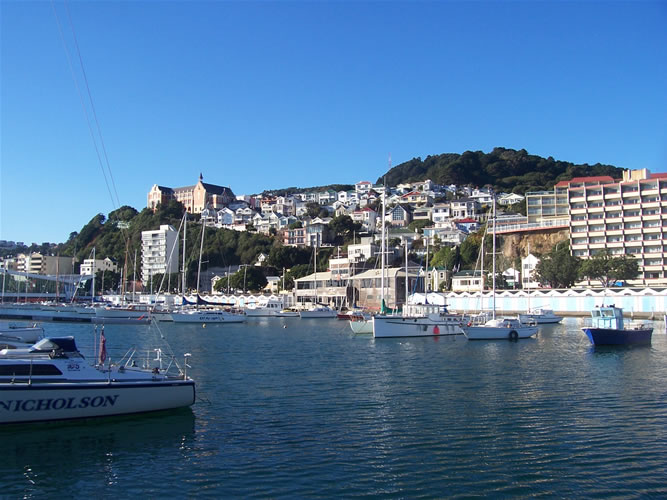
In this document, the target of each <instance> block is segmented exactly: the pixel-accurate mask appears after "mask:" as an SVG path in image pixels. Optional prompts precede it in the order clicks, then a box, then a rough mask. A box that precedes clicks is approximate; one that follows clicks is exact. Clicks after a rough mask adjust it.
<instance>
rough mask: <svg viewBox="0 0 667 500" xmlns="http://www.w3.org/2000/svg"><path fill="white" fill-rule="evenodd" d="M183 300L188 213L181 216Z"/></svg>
mask: <svg viewBox="0 0 667 500" xmlns="http://www.w3.org/2000/svg"><path fill="white" fill-rule="evenodd" d="M183 219H184V220H183V283H182V284H183V298H185V236H186V234H187V233H188V211H187V210H186V211H185V214H183Z"/></svg>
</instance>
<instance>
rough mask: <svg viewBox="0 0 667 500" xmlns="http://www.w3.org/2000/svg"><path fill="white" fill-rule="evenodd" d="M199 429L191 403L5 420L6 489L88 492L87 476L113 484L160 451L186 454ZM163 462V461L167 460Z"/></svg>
mask: <svg viewBox="0 0 667 500" xmlns="http://www.w3.org/2000/svg"><path fill="white" fill-rule="evenodd" d="M194 433H195V416H194V414H193V412H192V410H191V409H189V408H187V409H181V410H174V411H169V412H157V413H155V414H149V415H143V416H127V417H114V418H104V419H95V420H87V421H72V422H63V423H44V424H28V425H12V426H5V427H2V429H0V441H1V442H2V445H3V457H2V458H3V459H2V461H0V477H1V478H2V482H3V484H4V488H3V495H22V496H24V497H26V496H27V497H29V496H33V495H34V496H42V495H44V494H48V493H56V492H63V491H70V492H71V493H72V494H74V492H76V491H79V492H81V493H83V492H84V491H86V487H84V486H83V485H84V484H86V483H87V482H90V483H89V486H92V485H93V484H95V483H96V484H98V485H107V486H111V485H114V484H117V483H118V482H119V480H120V478H122V477H123V475H124V474H125V473H126V472H130V473H131V474H136V473H135V472H134V469H135V468H136V467H145V465H146V464H150V463H151V462H152V459H153V458H154V457H156V456H159V457H164V456H168V455H170V454H172V455H173V457H174V460H175V461H178V460H180V459H183V458H184V457H186V456H187V453H188V450H189V449H190V448H191V447H192V442H193V440H194ZM163 466H164V463H163Z"/></svg>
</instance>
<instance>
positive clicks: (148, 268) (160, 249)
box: [141, 224, 179, 286]
mask: <svg viewBox="0 0 667 500" xmlns="http://www.w3.org/2000/svg"><path fill="white" fill-rule="evenodd" d="M178 248H179V245H178V231H176V230H175V229H174V228H173V227H172V226H170V225H167V224H165V225H162V226H160V229H157V230H154V231H142V232H141V282H142V283H143V284H144V286H146V285H149V284H150V282H151V280H152V278H153V276H155V275H156V274H171V273H177V272H178V252H179V249H178Z"/></svg>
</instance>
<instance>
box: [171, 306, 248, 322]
mask: <svg viewBox="0 0 667 500" xmlns="http://www.w3.org/2000/svg"><path fill="white" fill-rule="evenodd" d="M171 319H172V321H173V322H174V323H243V322H244V321H245V320H246V316H245V314H242V313H233V312H229V311H223V310H219V309H200V308H194V309H181V310H178V311H172V312H171Z"/></svg>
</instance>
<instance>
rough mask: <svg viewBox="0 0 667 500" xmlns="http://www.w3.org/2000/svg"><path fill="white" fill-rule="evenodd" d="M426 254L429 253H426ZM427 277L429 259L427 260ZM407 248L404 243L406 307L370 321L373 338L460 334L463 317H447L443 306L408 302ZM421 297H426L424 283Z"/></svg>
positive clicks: (455, 315)
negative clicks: (396, 312)
mask: <svg viewBox="0 0 667 500" xmlns="http://www.w3.org/2000/svg"><path fill="white" fill-rule="evenodd" d="M427 255H428V253H427ZM426 260H427V264H426V269H427V271H426V276H428V257H427V258H426ZM408 278H409V272H408V248H407V242H406V244H405V304H404V305H403V310H402V312H401V313H400V314H379V315H376V316H375V317H374V318H373V336H374V337H375V338H390V337H431V336H440V335H461V334H462V333H463V330H461V325H462V323H463V317H462V316H461V315H459V314H450V313H449V312H448V311H447V308H446V306H444V305H439V304H428V303H424V304H417V303H412V304H410V303H409V296H408ZM424 289H425V290H424V296H425V297H426V296H427V293H428V290H426V280H424Z"/></svg>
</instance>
